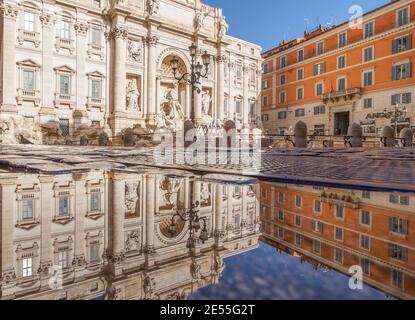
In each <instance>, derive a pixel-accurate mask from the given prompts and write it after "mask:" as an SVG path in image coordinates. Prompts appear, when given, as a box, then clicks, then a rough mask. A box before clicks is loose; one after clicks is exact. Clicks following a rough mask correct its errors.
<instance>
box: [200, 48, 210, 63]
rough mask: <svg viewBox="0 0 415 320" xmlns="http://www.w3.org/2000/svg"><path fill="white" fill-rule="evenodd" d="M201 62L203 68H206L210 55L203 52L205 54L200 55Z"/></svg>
mask: <svg viewBox="0 0 415 320" xmlns="http://www.w3.org/2000/svg"><path fill="white" fill-rule="evenodd" d="M202 62H203V64H204V65H205V66H208V65H209V64H210V54H209V53H207V51H205V53H204V54H203V55H202Z"/></svg>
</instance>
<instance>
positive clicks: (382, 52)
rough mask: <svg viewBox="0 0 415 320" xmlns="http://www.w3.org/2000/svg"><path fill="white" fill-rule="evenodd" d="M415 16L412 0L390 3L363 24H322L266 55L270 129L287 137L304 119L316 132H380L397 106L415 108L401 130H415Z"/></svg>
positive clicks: (266, 107)
mask: <svg viewBox="0 0 415 320" xmlns="http://www.w3.org/2000/svg"><path fill="white" fill-rule="evenodd" d="M414 11H415V1H413V0H399V1H389V3H388V4H386V5H385V6H382V7H380V8H378V9H376V10H374V11H371V12H369V13H367V14H365V15H364V16H363V18H362V19H357V22H358V23H361V25H358V26H356V25H354V26H353V27H350V26H349V23H348V22H345V23H342V24H340V25H338V26H328V27H324V26H320V27H319V28H317V29H316V30H314V31H311V32H305V34H304V37H302V38H299V39H295V40H292V41H289V42H283V43H281V44H280V45H279V46H278V47H276V48H274V49H271V50H269V51H267V52H265V53H264V54H263V57H264V59H265V62H264V75H263V86H262V89H263V90H262V115H263V120H264V127H265V129H267V130H268V132H269V133H271V134H284V133H285V134H287V133H288V132H289V131H290V130H289V129H290V128H291V127H294V125H295V123H296V122H298V121H300V120H301V121H303V122H305V123H306V124H307V126H308V131H309V133H310V134H312V133H316V134H327V135H333V134H334V135H346V134H347V129H348V126H349V124H351V123H352V122H356V123H359V124H361V125H362V126H363V130H364V133H365V135H375V134H376V133H380V132H379V131H380V130H381V129H382V128H383V127H385V126H386V125H394V121H391V115H392V114H393V108H394V105H395V104H396V103H399V104H403V105H405V106H406V107H407V109H408V110H409V112H408V117H407V119H403V121H401V122H400V123H399V124H398V126H399V129H402V128H403V127H410V126H412V127H415V112H414V111H413V110H414V95H415V86H414V79H413V72H411V68H413V66H412V65H413V61H412V60H413V55H414V52H413V40H412V39H413V38H414V35H415V28H414V22H415V20H414V19H415V18H414V14H413V12H414ZM356 13H357V12H356ZM385 108H386V109H387V111H388V113H389V116H388V117H386V118H385V117H384V116H383V115H382V113H383V111H384V109H385Z"/></svg>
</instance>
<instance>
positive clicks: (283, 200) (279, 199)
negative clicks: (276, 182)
mask: <svg viewBox="0 0 415 320" xmlns="http://www.w3.org/2000/svg"><path fill="white" fill-rule="evenodd" d="M278 202H279V203H281V204H283V203H284V202H285V194H284V193H282V192H279V193H278Z"/></svg>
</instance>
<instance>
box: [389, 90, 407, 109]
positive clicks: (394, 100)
mask: <svg viewBox="0 0 415 320" xmlns="http://www.w3.org/2000/svg"><path fill="white" fill-rule="evenodd" d="M411 101H412V93H411V92H408V93H402V94H394V95H392V96H391V105H392V106H395V105H397V104H400V103H411Z"/></svg>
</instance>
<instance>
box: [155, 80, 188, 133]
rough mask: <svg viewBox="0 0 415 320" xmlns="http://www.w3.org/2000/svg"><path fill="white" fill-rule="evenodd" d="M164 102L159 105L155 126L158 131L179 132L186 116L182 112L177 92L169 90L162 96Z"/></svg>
mask: <svg viewBox="0 0 415 320" xmlns="http://www.w3.org/2000/svg"><path fill="white" fill-rule="evenodd" d="M164 97H165V99H166V100H167V101H165V102H164V103H163V104H162V105H161V110H160V111H161V112H160V114H158V115H157V116H156V119H155V121H156V125H157V127H158V128H160V129H169V130H179V129H180V128H181V127H182V126H183V122H184V120H185V119H186V116H185V114H184V112H183V107H182V106H181V104H180V102H179V99H178V96H177V91H176V90H175V89H172V88H169V89H167V90H166V93H165V95H164Z"/></svg>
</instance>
